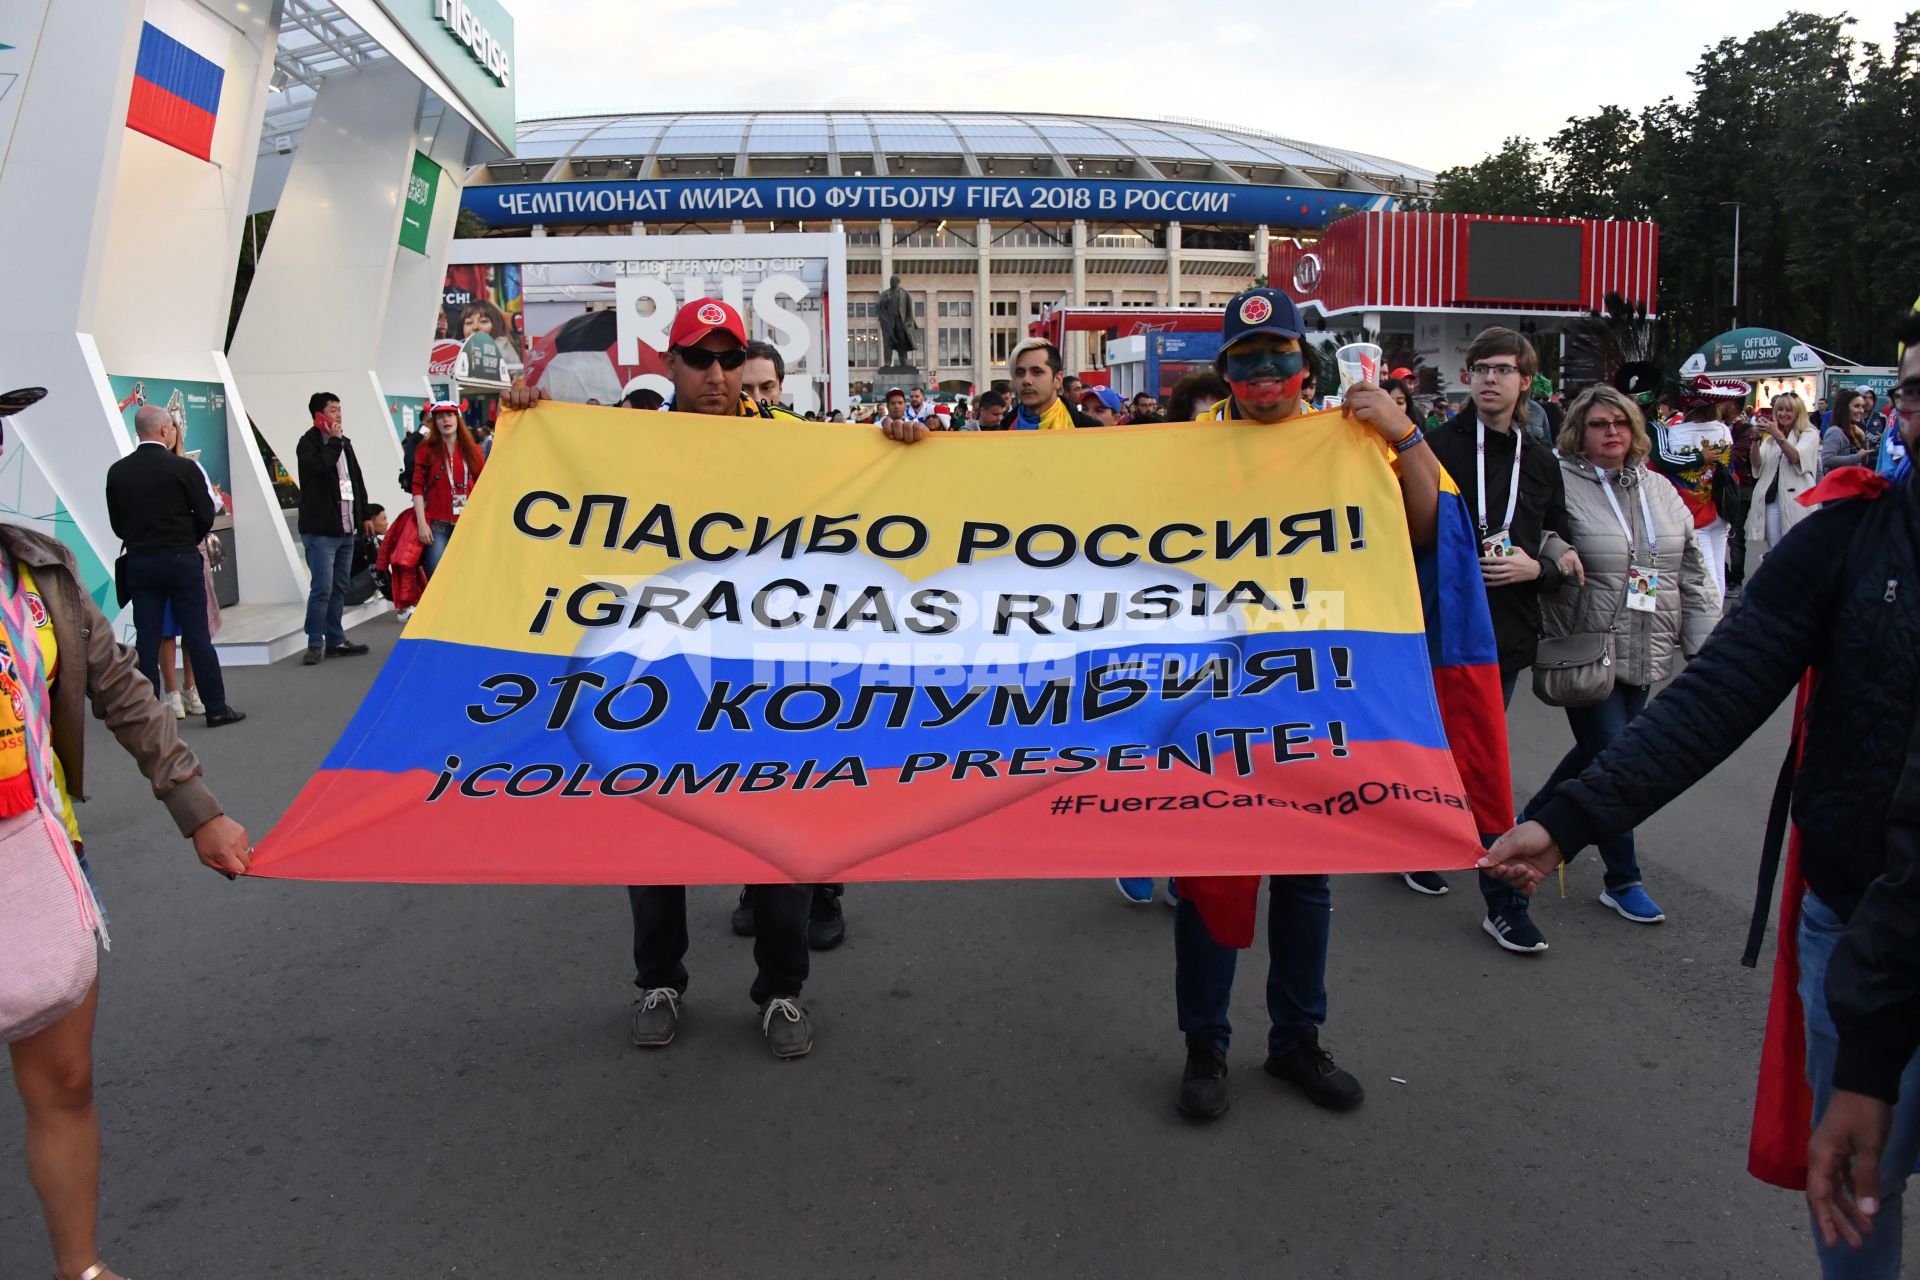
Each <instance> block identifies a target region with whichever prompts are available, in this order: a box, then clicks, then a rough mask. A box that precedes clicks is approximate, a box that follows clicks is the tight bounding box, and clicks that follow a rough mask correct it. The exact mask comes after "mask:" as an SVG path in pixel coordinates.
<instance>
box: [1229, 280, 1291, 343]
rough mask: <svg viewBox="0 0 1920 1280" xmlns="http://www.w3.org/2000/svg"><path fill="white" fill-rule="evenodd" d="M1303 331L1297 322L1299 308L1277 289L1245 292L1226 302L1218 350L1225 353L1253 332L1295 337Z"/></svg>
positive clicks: (1277, 336)
mask: <svg viewBox="0 0 1920 1280" xmlns="http://www.w3.org/2000/svg"><path fill="white" fill-rule="evenodd" d="M1305 332H1306V329H1305V327H1304V326H1303V325H1302V324H1301V323H1300V308H1298V307H1296V306H1294V305H1293V299H1292V298H1289V297H1288V296H1287V295H1286V294H1284V293H1282V292H1280V290H1278V289H1247V290H1244V291H1243V292H1240V293H1236V294H1234V295H1233V297H1232V299H1230V300H1229V301H1228V303H1227V317H1226V322H1225V324H1224V325H1223V327H1222V328H1221V331H1220V337H1221V342H1220V349H1221V350H1222V351H1225V350H1226V349H1227V348H1229V347H1231V346H1232V345H1233V344H1234V343H1236V342H1238V341H1240V339H1242V338H1246V337H1251V336H1252V335H1254V334H1256V333H1270V334H1272V335H1273V336H1274V337H1276V338H1298V337H1300V336H1301V335H1302V334H1304V333H1305Z"/></svg>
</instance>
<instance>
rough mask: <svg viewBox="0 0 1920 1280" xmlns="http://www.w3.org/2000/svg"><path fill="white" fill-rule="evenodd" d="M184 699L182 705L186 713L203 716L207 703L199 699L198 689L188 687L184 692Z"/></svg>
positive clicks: (205, 712)
mask: <svg viewBox="0 0 1920 1280" xmlns="http://www.w3.org/2000/svg"><path fill="white" fill-rule="evenodd" d="M185 699H186V701H185V703H184V704H183V705H185V707H186V709H187V714H188V715H190V716H203V715H205V714H207V704H206V703H204V702H202V701H200V690H198V689H188V690H187V691H186V694H185Z"/></svg>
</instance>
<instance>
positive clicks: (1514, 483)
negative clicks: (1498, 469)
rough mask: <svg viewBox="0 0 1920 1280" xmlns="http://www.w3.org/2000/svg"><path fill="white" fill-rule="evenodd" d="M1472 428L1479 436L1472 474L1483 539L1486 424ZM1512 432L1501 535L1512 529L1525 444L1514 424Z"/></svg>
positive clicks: (1485, 529)
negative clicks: (1509, 468) (1521, 456)
mask: <svg viewBox="0 0 1920 1280" xmlns="http://www.w3.org/2000/svg"><path fill="white" fill-rule="evenodd" d="M1474 426H1475V428H1476V430H1477V431H1478V433H1479V434H1478V435H1477V436H1476V437H1475V443H1476V445H1477V446H1478V454H1477V456H1476V457H1475V458H1474V460H1473V461H1474V472H1473V474H1474V478H1475V480H1476V484H1475V486H1474V488H1475V493H1474V495H1473V496H1474V498H1475V500H1476V501H1477V502H1478V503H1479V506H1480V536H1481V537H1482V538H1485V537H1486V536H1487V424H1486V423H1484V422H1480V423H1475V424H1474ZM1512 430H1513V478H1512V480H1511V481H1509V483H1508V484H1507V518H1506V519H1505V520H1504V521H1503V522H1502V523H1501V525H1500V532H1502V533H1505V532H1506V531H1507V530H1509V529H1511V528H1513V510H1514V507H1515V505H1516V504H1518V503H1519V501H1520V449H1521V446H1523V445H1524V444H1526V440H1525V439H1524V438H1523V437H1522V436H1521V433H1520V426H1519V424H1518V423H1515V424H1514V426H1513V428H1512Z"/></svg>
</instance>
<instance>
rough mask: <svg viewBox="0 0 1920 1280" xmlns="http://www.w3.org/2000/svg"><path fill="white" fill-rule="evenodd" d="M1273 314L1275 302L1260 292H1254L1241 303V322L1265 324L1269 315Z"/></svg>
mask: <svg viewBox="0 0 1920 1280" xmlns="http://www.w3.org/2000/svg"><path fill="white" fill-rule="evenodd" d="M1272 314H1273V304H1272V303H1271V302H1268V301H1267V300H1266V299H1265V298H1263V297H1261V296H1260V295H1259V294H1257V293H1256V294H1254V295H1253V296H1252V297H1251V298H1248V299H1247V300H1246V301H1245V302H1243V303H1241V304H1240V323H1242V324H1265V323H1266V322H1267V317H1268V316H1271V315H1272Z"/></svg>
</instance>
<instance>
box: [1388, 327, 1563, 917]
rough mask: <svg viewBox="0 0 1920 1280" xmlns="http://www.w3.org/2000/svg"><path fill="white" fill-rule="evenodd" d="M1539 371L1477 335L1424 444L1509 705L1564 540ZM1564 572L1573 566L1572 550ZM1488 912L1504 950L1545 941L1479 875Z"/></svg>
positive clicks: (1432, 887)
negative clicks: (1539, 413)
mask: <svg viewBox="0 0 1920 1280" xmlns="http://www.w3.org/2000/svg"><path fill="white" fill-rule="evenodd" d="M1539 367H1540V358H1539V356H1538V355H1537V354H1536V353H1535V352H1534V349H1533V344H1532V343H1530V342H1528V341H1527V340H1526V339H1525V338H1524V337H1522V336H1521V335H1520V334H1518V333H1515V332H1514V331H1513V330H1511V329H1501V328H1491V329H1485V330H1483V331H1481V334H1480V336H1479V337H1477V338H1475V339H1474V340H1473V345H1472V346H1470V347H1468V348H1467V378H1468V386H1469V387H1470V388H1471V391H1470V394H1469V395H1468V397H1467V401H1466V403H1465V404H1464V405H1463V406H1462V407H1461V409H1460V412H1459V413H1458V414H1456V415H1454V417H1453V418H1451V419H1450V420H1449V421H1448V422H1447V423H1446V424H1445V425H1444V426H1442V427H1441V428H1440V429H1439V430H1437V431H1434V432H1433V433H1431V434H1430V435H1429V436H1428V437H1427V443H1428V444H1429V445H1431V446H1432V448H1433V452H1434V455H1435V456H1436V457H1438V458H1439V459H1440V465H1441V466H1443V467H1445V468H1446V469H1447V474H1448V475H1450V476H1452V477H1453V482H1454V484H1456V485H1458V486H1459V488H1460V497H1461V499H1462V500H1463V501H1465V503H1466V504H1467V509H1468V510H1469V511H1471V512H1473V513H1474V517H1475V519H1476V521H1477V525H1478V532H1479V537H1480V573H1481V577H1482V578H1483V579H1484V580H1485V582H1486V587H1487V610H1488V612H1489V613H1491V614H1492V615H1493V638H1494V642H1495V644H1496V645H1497V646H1498V648H1499V652H1500V687H1501V692H1502V693H1503V695H1504V696H1505V697H1506V700H1507V702H1508V703H1512V701H1513V689H1514V685H1515V683H1516V682H1517V681H1518V680H1519V678H1520V673H1521V672H1522V671H1525V670H1526V669H1527V668H1528V667H1530V666H1532V665H1533V658H1534V651H1535V649H1536V647H1537V646H1538V644H1539V641H1540V596H1541V594H1542V593H1544V592H1550V591H1553V590H1555V589H1557V588H1558V587H1559V585H1560V580H1561V576H1562V569H1561V566H1560V564H1559V563H1558V562H1557V561H1556V559H1555V558H1554V557H1551V556H1548V555H1546V554H1544V553H1543V552H1542V549H1541V548H1542V545H1543V543H1544V541H1545V538H1546V535H1547V534H1548V533H1554V534H1561V535H1564V534H1565V532H1566V526H1567V509H1566V508H1567V495H1566V488H1565V486H1564V484H1563V483H1562V482H1561V479H1560V463H1559V462H1558V460H1556V459H1555V458H1554V456H1553V451H1552V450H1551V449H1548V448H1543V447H1542V446H1541V445H1540V443H1539V442H1538V441H1537V440H1534V439H1532V438H1531V437H1530V436H1529V435H1528V434H1527V432H1526V425H1527V414H1528V400H1527V393H1528V390H1529V388H1530V387H1531V386H1532V384H1533V378H1534V375H1535V373H1537V372H1538V370H1539ZM1566 554H1567V555H1568V556H1571V557H1572V559H1571V560H1570V561H1569V565H1568V567H1569V568H1573V567H1575V566H1577V565H1578V563H1579V556H1578V555H1577V554H1575V553H1573V552H1571V551H1569V552H1567V553H1566ZM1401 879H1403V880H1404V881H1406V883H1407V887H1408V888H1410V889H1413V890H1414V891H1415V892H1418V893H1427V894H1441V893H1445V892H1446V891H1447V882H1446V880H1445V879H1444V878H1443V877H1442V876H1441V875H1440V874H1439V873H1438V872H1436V871H1409V872H1406V873H1404V874H1403V875H1402V876H1401ZM1480 892H1481V894H1482V895H1483V896H1484V897H1485V899H1486V904H1487V915H1486V919H1485V920H1484V921H1483V922H1482V927H1483V928H1484V929H1485V930H1486V932H1487V935H1488V936H1489V937H1491V938H1492V939H1493V940H1494V941H1495V942H1497V943H1498V944H1500V946H1501V947H1502V948H1503V949H1505V950H1507V951H1512V952H1516V953H1518V954H1521V955H1537V954H1539V953H1540V952H1543V951H1545V950H1546V949H1547V940H1546V938H1545V936H1544V935H1542V934H1541V932H1540V930H1539V928H1538V927H1536V926H1535V925H1534V923H1533V918H1532V916H1531V915H1530V914H1529V913H1528V911H1527V899H1526V896H1525V895H1524V894H1521V893H1518V892H1516V891H1515V890H1513V889H1511V888H1509V887H1507V886H1506V885H1505V884H1502V883H1501V882H1500V881H1498V880H1495V879H1493V878H1492V877H1490V876H1486V875H1482V876H1481V877H1480Z"/></svg>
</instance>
